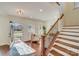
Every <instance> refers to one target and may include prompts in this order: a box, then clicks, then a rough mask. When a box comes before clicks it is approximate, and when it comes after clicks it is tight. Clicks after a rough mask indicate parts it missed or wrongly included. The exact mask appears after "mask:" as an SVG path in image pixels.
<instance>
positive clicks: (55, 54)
mask: <svg viewBox="0 0 79 59" xmlns="http://www.w3.org/2000/svg"><path fill="white" fill-rule="evenodd" d="M50 53H51V54H53V55H54V56H63V55H62V54H60V53H58V52H57V51H55V50H51V51H50Z"/></svg>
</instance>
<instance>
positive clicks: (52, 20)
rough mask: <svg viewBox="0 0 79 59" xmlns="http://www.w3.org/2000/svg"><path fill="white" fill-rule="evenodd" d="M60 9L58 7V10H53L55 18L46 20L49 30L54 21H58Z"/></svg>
mask: <svg viewBox="0 0 79 59" xmlns="http://www.w3.org/2000/svg"><path fill="white" fill-rule="evenodd" d="M59 15H60V13H59V9H57V10H56V11H53V16H52V17H53V18H51V19H49V20H47V21H46V27H47V31H49V29H50V28H51V26H52V25H54V23H55V22H56V21H57V19H58V18H59Z"/></svg>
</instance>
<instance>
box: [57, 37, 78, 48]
mask: <svg viewBox="0 0 79 59" xmlns="http://www.w3.org/2000/svg"><path fill="white" fill-rule="evenodd" d="M56 41H60V42H65V43H67V44H70V45H74V46H78V47H79V42H78V43H77V42H73V41H69V40H64V39H56Z"/></svg>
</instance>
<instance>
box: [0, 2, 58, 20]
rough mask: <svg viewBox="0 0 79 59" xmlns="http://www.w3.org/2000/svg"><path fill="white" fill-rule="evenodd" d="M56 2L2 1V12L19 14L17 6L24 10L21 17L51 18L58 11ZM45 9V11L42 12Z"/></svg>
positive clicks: (4, 13)
mask: <svg viewBox="0 0 79 59" xmlns="http://www.w3.org/2000/svg"><path fill="white" fill-rule="evenodd" d="M57 6H58V5H57V4H56V3H55V2H52V3H49V2H0V14H3V15H14V16H19V15H18V14H17V13H16V9H17V8H21V9H23V10H24V13H23V15H22V16H21V17H28V18H31V17H32V18H33V19H37V20H43V21H45V20H50V19H52V17H53V16H54V14H55V12H57V11H58V8H57ZM40 9H43V12H40Z"/></svg>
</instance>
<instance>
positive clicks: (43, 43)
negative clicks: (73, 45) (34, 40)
mask: <svg viewBox="0 0 79 59" xmlns="http://www.w3.org/2000/svg"><path fill="white" fill-rule="evenodd" d="M41 56H45V35H42V36H41Z"/></svg>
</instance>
